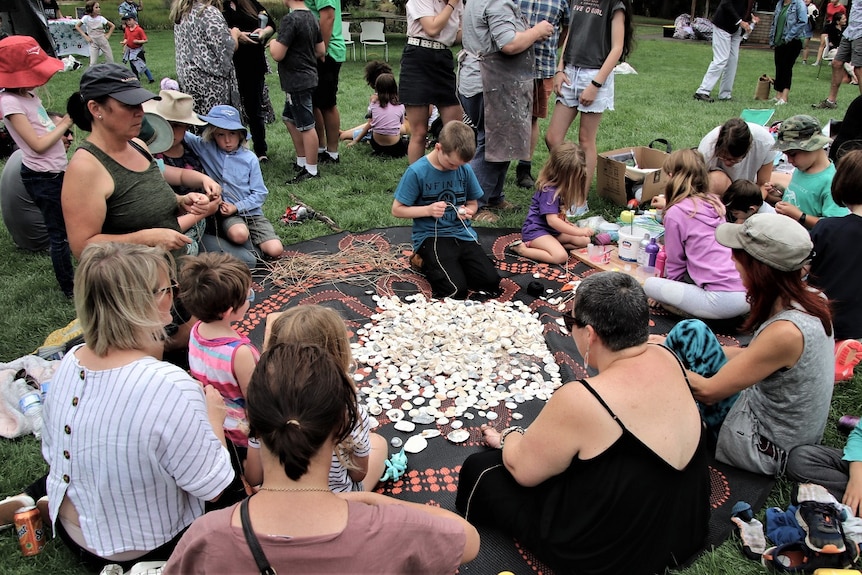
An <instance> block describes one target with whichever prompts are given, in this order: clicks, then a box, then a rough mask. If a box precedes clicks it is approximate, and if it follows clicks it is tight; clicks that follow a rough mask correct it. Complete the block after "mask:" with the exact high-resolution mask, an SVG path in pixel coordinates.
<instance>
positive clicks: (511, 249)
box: [505, 240, 524, 258]
mask: <svg viewBox="0 0 862 575" xmlns="http://www.w3.org/2000/svg"><path fill="white" fill-rule="evenodd" d="M522 245H524V242H523V241H521V240H515V241H514V242H512V243H511V244H509V245H508V246H506V250H505V251H506V253H507V254H511V255H513V256H515V257H517V258H519V257H521V253H520V252H519V251H518V250H517V247H518V246H522Z"/></svg>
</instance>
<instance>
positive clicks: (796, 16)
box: [769, 0, 811, 46]
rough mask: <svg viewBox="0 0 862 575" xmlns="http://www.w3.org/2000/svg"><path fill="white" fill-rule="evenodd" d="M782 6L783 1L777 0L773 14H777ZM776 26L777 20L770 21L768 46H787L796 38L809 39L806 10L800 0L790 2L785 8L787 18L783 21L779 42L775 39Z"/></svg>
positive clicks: (809, 32)
mask: <svg viewBox="0 0 862 575" xmlns="http://www.w3.org/2000/svg"><path fill="white" fill-rule="evenodd" d="M783 4H784V0H778V3H777V4H776V5H775V13H776V14H777V13H778V12H779V11H780V10H781V8H782V5H783ZM777 26H778V18H777V17H776V18H774V19H773V20H772V27H771V28H770V29H769V45H770V46H775V45H777V44H787V43H788V42H790V41H791V40H796V39H797V38H811V28H810V27H809V26H808V8H807V7H806V6H805V2H803V1H802V0H791V1H790V4H789V5H788V6H787V17H786V19H785V21H784V30H783V31H782V34H781V41H780V42H778V41H777V40H776V38H775V32H776V28H777Z"/></svg>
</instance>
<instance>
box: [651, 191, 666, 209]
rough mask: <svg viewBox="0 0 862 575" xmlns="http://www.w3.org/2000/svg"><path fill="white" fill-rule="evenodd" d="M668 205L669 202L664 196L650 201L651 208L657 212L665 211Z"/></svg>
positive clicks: (658, 196)
mask: <svg viewBox="0 0 862 575" xmlns="http://www.w3.org/2000/svg"><path fill="white" fill-rule="evenodd" d="M666 203H667V202H666V200H665V198H664V194H659V195H657V196H653V198H652V199H651V200H650V201H649V205H650V207H651V208H655V209H657V210H663V209H664V207H665V205H666Z"/></svg>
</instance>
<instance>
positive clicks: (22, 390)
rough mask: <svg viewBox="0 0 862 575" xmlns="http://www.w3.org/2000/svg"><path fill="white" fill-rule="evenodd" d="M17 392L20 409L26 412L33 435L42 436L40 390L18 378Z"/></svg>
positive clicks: (15, 388) (25, 415)
mask: <svg viewBox="0 0 862 575" xmlns="http://www.w3.org/2000/svg"><path fill="white" fill-rule="evenodd" d="M12 385H14V386H15V387H14V390H15V394H16V395H17V396H18V409H19V410H21V413H23V414H24V419H26V420H27V423H28V425H29V426H30V429H31V430H32V431H33V435H35V436H36V438H37V439H38V438H40V437H41V436H42V397H41V394H40V393H39V391H37V390H35V389H33V388H32V387H30V386H29V385H27V384H26V383H25V382H24V380H23V379H18V380H16V381H15V382H14V383H13V384H12Z"/></svg>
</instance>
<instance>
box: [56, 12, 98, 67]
mask: <svg viewBox="0 0 862 575" xmlns="http://www.w3.org/2000/svg"><path fill="white" fill-rule="evenodd" d="M78 22H80V20H76V19H74V18H61V19H59V20H48V32H49V33H50V34H51V39H52V40H53V41H54V47H55V48H56V50H57V57H58V58H60V57H62V56H68V55H69V54H74V55H76V56H89V55H90V47H89V45H87V42H86V41H84V37H83V36H81V35H80V34H79V33H78V31H77V30H75V26H76V25H77V24H78Z"/></svg>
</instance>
